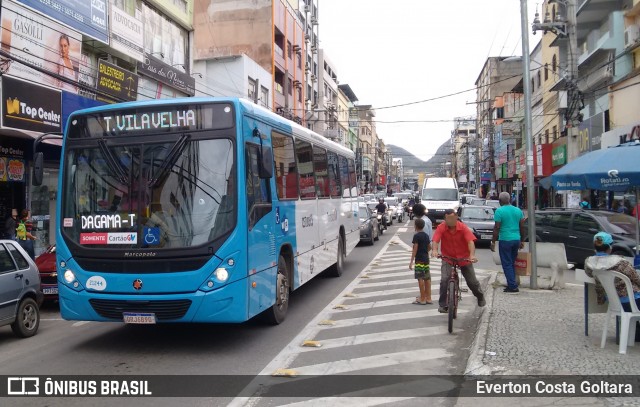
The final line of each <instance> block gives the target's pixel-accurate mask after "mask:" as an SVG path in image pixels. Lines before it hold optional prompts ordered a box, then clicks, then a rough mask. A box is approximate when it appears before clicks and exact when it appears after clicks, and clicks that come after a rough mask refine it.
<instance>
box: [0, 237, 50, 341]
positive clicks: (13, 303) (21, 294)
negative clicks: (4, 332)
mask: <svg viewBox="0 0 640 407" xmlns="http://www.w3.org/2000/svg"><path fill="white" fill-rule="evenodd" d="M42 299H43V295H42V291H40V274H39V273H38V268H37V267H36V265H35V263H34V262H33V260H31V257H29V255H28V254H27V252H26V251H25V250H24V249H23V248H22V247H20V245H19V244H18V242H16V241H13V240H0V326H4V325H11V329H12V330H13V333H14V334H16V335H17V336H19V337H21V338H27V337H30V336H33V335H35V334H36V333H37V332H38V327H39V326H40V305H41V304H42Z"/></svg>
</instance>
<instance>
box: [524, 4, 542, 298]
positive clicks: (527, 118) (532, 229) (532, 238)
mask: <svg viewBox="0 0 640 407" xmlns="http://www.w3.org/2000/svg"><path fill="white" fill-rule="evenodd" d="M520 17H521V19H522V27H521V31H522V60H523V67H522V69H523V78H522V80H523V82H524V83H523V85H524V125H525V128H524V131H525V140H526V145H527V148H526V150H527V153H526V166H527V215H528V216H527V217H528V218H529V252H530V253H531V278H530V280H529V281H530V288H531V289H532V290H535V289H537V288H538V264H537V261H536V252H537V250H536V222H535V212H534V211H535V206H534V205H535V203H534V201H535V191H534V187H535V186H534V185H535V184H534V179H533V134H532V132H531V128H532V125H531V71H530V65H531V63H530V61H529V30H528V28H529V24H528V23H529V22H528V19H527V0H520Z"/></svg>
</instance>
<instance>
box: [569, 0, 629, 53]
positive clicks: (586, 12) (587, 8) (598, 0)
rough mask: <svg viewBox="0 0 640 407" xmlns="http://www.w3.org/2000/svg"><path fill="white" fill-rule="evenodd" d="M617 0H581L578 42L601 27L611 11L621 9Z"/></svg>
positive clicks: (579, 3) (578, 17)
mask: <svg viewBox="0 0 640 407" xmlns="http://www.w3.org/2000/svg"><path fill="white" fill-rule="evenodd" d="M619 3H620V2H619V1H617V0H579V2H578V9H577V20H578V26H577V34H578V35H577V37H578V43H580V42H581V40H583V39H584V38H586V37H587V35H589V33H590V32H591V31H593V30H597V29H599V28H600V26H601V25H602V23H603V22H605V21H606V20H607V18H608V16H609V14H610V13H612V12H614V11H619V10H620V6H619Z"/></svg>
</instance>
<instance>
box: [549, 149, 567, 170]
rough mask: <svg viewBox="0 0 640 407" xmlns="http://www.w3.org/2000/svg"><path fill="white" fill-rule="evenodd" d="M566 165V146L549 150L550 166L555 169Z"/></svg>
mask: <svg viewBox="0 0 640 407" xmlns="http://www.w3.org/2000/svg"><path fill="white" fill-rule="evenodd" d="M566 163H567V145H566V144H563V145H560V146H557V147H554V148H553V150H551V165H553V166H554V167H557V166H558V165H564V164H566Z"/></svg>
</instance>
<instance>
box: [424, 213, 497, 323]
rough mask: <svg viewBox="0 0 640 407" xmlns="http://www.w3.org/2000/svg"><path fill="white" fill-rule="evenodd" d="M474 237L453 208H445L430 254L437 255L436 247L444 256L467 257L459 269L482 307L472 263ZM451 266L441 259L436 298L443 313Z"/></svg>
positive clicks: (481, 297)
mask: <svg viewBox="0 0 640 407" xmlns="http://www.w3.org/2000/svg"><path fill="white" fill-rule="evenodd" d="M475 240H476V237H475V236H474V235H473V233H472V232H471V230H469V228H468V227H467V225H465V224H464V223H462V222H459V221H458V214H457V213H456V212H455V211H454V210H453V209H447V210H445V212H444V222H442V223H441V224H440V225H438V227H437V228H436V230H435V232H434V234H433V245H432V248H431V256H432V257H437V256H438V248H439V249H440V253H442V254H443V255H445V256H449V257H454V258H458V259H460V258H463V259H469V260H471V262H468V261H467V262H462V263H460V271H461V272H462V276H463V277H464V279H465V281H466V282H467V286H468V287H469V289H470V290H471V292H473V295H475V296H476V298H477V299H478V306H479V307H484V306H485V304H486V301H485V300H484V294H483V292H482V289H481V288H480V283H479V282H478V279H477V278H476V273H475V271H474V269H473V264H472V263H476V262H477V261H478V259H477V258H476V245H475V243H474V241H475ZM452 270H453V266H452V265H451V264H449V263H448V262H447V261H446V260H444V259H443V260H442V267H441V272H442V274H441V275H440V299H439V300H438V303H439V307H438V312H442V313H445V312H447V311H448V308H447V282H448V281H449V277H450V275H451V271H452Z"/></svg>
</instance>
